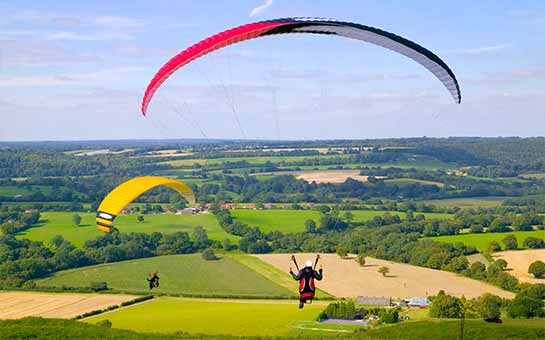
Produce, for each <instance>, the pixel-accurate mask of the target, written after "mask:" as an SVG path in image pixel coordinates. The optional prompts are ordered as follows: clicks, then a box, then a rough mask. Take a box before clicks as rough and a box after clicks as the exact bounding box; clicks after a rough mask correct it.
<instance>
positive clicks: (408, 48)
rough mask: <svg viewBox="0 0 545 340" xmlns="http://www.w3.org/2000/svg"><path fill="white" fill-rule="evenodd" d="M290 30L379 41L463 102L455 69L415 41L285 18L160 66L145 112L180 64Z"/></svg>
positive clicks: (209, 41)
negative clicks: (414, 63)
mask: <svg viewBox="0 0 545 340" xmlns="http://www.w3.org/2000/svg"><path fill="white" fill-rule="evenodd" d="M288 33H306V34H322V35H324V34H327V35H335V36H341V37H345V38H350V39H356V40H360V41H364V42H368V43H371V44H375V45H378V46H381V47H384V48H387V49H389V50H392V51H394V52H397V53H400V54H402V55H404V56H406V57H409V58H411V59H412V60H414V61H416V62H417V63H419V64H420V65H422V66H424V67H425V68H426V69H427V70H428V71H430V72H431V73H433V75H435V77H437V79H439V80H440V81H441V83H442V84H443V85H444V86H445V87H446V88H447V90H448V91H449V92H450V94H451V95H452V97H453V98H454V101H455V102H456V103H460V102H461V99H462V97H461V93H460V86H459V85H458V81H457V80H456V77H455V75H454V73H453V72H452V70H451V69H450V68H449V67H448V65H447V64H446V63H445V62H444V61H443V60H441V58H439V57H438V56H437V55H435V54H434V53H433V52H431V51H430V50H428V49H426V48H424V47H422V46H420V45H419V44H417V43H415V42H413V41H410V40H408V39H406V38H403V37H401V36H399V35H396V34H393V33H390V32H386V31H383V30H381V29H378V28H374V27H370V26H365V25H361V24H357V23H352V22H343V21H335V20H330V19H321V18H283V19H275V20H267V21H260V22H255V23H251V24H246V25H242V26H238V27H235V28H231V29H229V30H226V31H223V32H221V33H218V34H215V35H212V36H210V37H208V38H206V39H204V40H201V41H200V42H198V43H196V44H194V45H192V46H190V47H188V48H187V49H185V50H183V51H182V52H180V53H178V54H177V55H175V56H174V57H173V58H172V59H170V60H169V61H168V62H167V63H166V64H164V65H163V67H161V68H160V69H159V71H158V72H157V73H156V74H155V76H154V77H153V78H152V80H151V81H150V83H149V85H148V87H147V88H146V91H145V93H144V97H143V99H142V114H143V115H146V111H147V108H148V105H149V103H150V100H151V98H152V97H153V95H154V93H155V91H157V89H158V88H159V87H160V86H161V84H162V83H163V82H164V81H165V80H167V79H168V78H169V77H170V75H171V74H172V73H174V72H175V71H176V70H177V69H179V68H180V67H183V66H184V65H186V64H188V63H190V62H191V61H193V60H195V59H197V58H200V57H202V56H204V55H206V54H208V53H210V52H213V51H215V50H218V49H220V48H223V47H225V46H228V45H232V44H236V43H238V42H241V41H245V40H250V39H254V38H259V37H266V36H272V35H278V34H288Z"/></svg>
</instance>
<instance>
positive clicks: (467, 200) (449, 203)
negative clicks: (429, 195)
mask: <svg viewBox="0 0 545 340" xmlns="http://www.w3.org/2000/svg"><path fill="white" fill-rule="evenodd" d="M507 198H509V197H504V196H501V197H499V196H490V197H464V198H446V199H439V200H427V201H422V203H426V204H433V205H437V206H444V207H460V208H465V207H472V208H475V207H484V208H486V207H497V206H499V205H501V203H502V202H503V201H504V200H505V199H507Z"/></svg>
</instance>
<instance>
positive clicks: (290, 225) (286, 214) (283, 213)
mask: <svg viewBox="0 0 545 340" xmlns="http://www.w3.org/2000/svg"><path fill="white" fill-rule="evenodd" d="M386 212H387V211H382V210H377V211H375V210H352V211H351V213H352V214H353V215H354V219H353V221H354V222H364V221H369V220H371V219H372V218H373V217H375V216H382V215H384V214H385V213H386ZM344 213H345V212H344V211H343V212H341V213H340V216H341V217H343V216H344ZM388 213H390V214H395V215H399V216H400V217H401V218H404V217H405V213H404V212H399V211H388ZM231 214H232V216H233V217H234V218H235V219H236V220H238V221H240V222H243V223H246V224H248V225H249V226H251V227H254V226H258V227H259V228H260V229H261V230H262V231H263V232H269V231H273V230H278V231H281V232H285V233H295V232H301V231H304V230H305V221H306V220H308V219H311V220H314V221H316V222H317V223H319V221H320V218H321V216H322V215H321V213H320V212H318V211H315V210H286V209H273V210H243V209H237V210H232V211H231ZM424 215H425V216H426V218H427V219H434V218H438V219H445V218H450V217H451V216H452V215H450V214H443V213H426V214H424Z"/></svg>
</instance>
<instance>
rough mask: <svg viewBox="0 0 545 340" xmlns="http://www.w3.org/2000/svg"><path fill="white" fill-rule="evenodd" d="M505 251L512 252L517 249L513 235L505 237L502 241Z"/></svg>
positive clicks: (516, 242)
mask: <svg viewBox="0 0 545 340" xmlns="http://www.w3.org/2000/svg"><path fill="white" fill-rule="evenodd" d="M502 242H503V244H504V245H505V249H506V250H513V249H517V248H518V241H517V238H516V236H515V235H507V236H505V237H504V238H503V240H502Z"/></svg>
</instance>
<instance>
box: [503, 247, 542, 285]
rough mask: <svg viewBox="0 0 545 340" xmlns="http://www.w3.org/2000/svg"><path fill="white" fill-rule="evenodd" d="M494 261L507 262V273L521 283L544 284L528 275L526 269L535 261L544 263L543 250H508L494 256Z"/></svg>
mask: <svg viewBox="0 0 545 340" xmlns="http://www.w3.org/2000/svg"><path fill="white" fill-rule="evenodd" d="M494 259H495V260H498V259H504V260H505V261H507V271H508V273H509V274H511V275H513V276H515V277H516V278H517V279H519V280H520V281H522V282H529V283H545V278H540V279H536V278H535V277H533V276H532V275H530V274H528V267H529V266H530V264H532V262H535V261H537V260H540V261H543V262H545V249H527V250H509V251H502V252H500V253H495V254H494Z"/></svg>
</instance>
